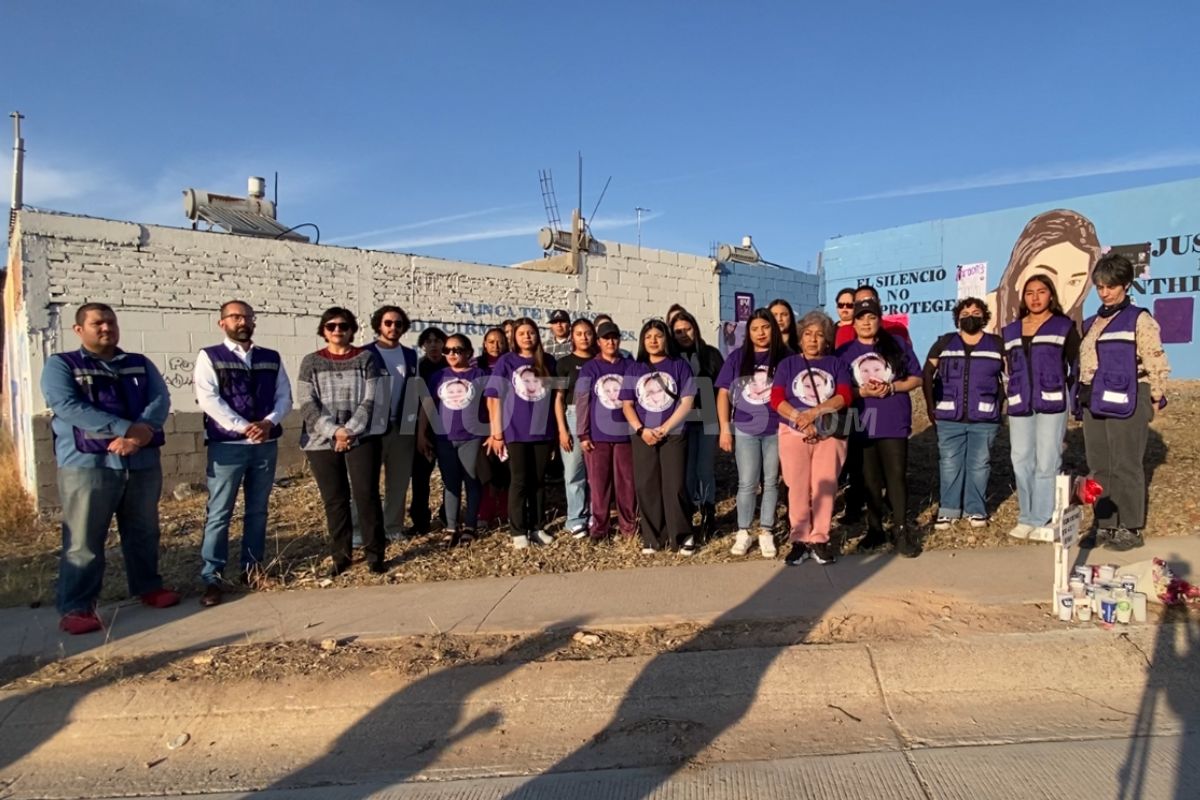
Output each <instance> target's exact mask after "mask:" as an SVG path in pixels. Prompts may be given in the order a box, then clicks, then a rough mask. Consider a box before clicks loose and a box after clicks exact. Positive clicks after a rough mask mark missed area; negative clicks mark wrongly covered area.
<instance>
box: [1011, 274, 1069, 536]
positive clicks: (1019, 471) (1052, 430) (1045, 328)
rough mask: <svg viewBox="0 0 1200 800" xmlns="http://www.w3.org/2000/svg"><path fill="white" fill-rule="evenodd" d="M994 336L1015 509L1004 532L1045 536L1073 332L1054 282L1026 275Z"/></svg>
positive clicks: (1062, 427)
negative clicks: (1003, 382)
mask: <svg viewBox="0 0 1200 800" xmlns="http://www.w3.org/2000/svg"><path fill="white" fill-rule="evenodd" d="M1002 335H1003V338H1004V354H1005V356H1004V357H1005V374H1006V376H1007V380H1008V390H1007V399H1008V436H1009V441H1010V444H1011V449H1012V465H1013V476H1014V477H1015V478H1016V483H1017V503H1018V506H1019V509H1020V510H1019V513H1018V516H1017V524H1016V526H1014V527H1013V529H1012V530H1010V531H1009V532H1008V535H1009V536H1012V537H1013V538H1015V539H1028V538H1030V537H1031V536H1032V537H1033V538H1034V539H1038V540H1042V541H1049V540H1050V539H1052V538H1053V534H1052V532H1051V530H1050V529H1049V528H1048V527H1047V526H1048V525H1049V524H1050V519H1051V517H1053V516H1054V484H1055V479H1056V478H1057V477H1058V468H1059V465H1060V464H1061V463H1062V443H1063V436H1064V435H1065V434H1066V431H1067V404H1068V399H1069V397H1070V394H1071V385H1072V383H1073V382H1074V364H1075V361H1076V358H1077V357H1078V355H1079V331H1077V330H1076V329H1075V323H1074V322H1073V321H1072V320H1071V318H1070V317H1068V316H1067V315H1066V314H1064V313H1063V308H1062V305H1061V304H1060V303H1059V302H1058V292H1057V291H1056V290H1055V288H1054V281H1052V280H1051V279H1050V278H1049V277H1047V276H1046V275H1034V276H1033V277H1032V278H1030V279H1029V280H1027V281H1025V285H1024V287H1022V289H1021V307H1020V316H1019V318H1018V319H1016V320H1014V321H1012V322H1010V323H1009V324H1008V325H1005V326H1004V330H1003V333H1002Z"/></svg>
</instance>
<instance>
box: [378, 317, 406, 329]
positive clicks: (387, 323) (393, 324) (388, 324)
mask: <svg viewBox="0 0 1200 800" xmlns="http://www.w3.org/2000/svg"><path fill="white" fill-rule="evenodd" d="M379 324H380V325H382V326H383V327H385V328H399V327H400V325H401V322H400V320H398V319H385V320H383V321H382V322H380V323H379Z"/></svg>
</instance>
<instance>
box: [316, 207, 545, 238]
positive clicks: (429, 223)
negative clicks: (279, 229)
mask: <svg viewBox="0 0 1200 800" xmlns="http://www.w3.org/2000/svg"><path fill="white" fill-rule="evenodd" d="M528 206H529V204H528V203H518V204H516V205H509V206H493V207H492V208H481V209H479V210H478V211H464V212H463V213H461V214H449V215H447V216H444V217H433V218H432V219H424V220H420V221H419V222H409V223H405V224H404V225H393V226H391V227H388V228H377V229H376V230H373V231H360V232H358V233H348V234H346V235H345V236H336V237H334V238H332V239H330V240H329V244H339V243H342V242H349V241H354V240H356V239H368V238H370V237H372V236H382V235H383V234H385V233H399V232H400V231H411V230H417V229H419V228H431V227H433V226H435V225H444V224H446V223H447V222H461V221H462V220H464V219H474V218H475V217H486V216H489V215H491V214H499V213H500V212H501V211H514V210H516V209H518V208H527V207H528Z"/></svg>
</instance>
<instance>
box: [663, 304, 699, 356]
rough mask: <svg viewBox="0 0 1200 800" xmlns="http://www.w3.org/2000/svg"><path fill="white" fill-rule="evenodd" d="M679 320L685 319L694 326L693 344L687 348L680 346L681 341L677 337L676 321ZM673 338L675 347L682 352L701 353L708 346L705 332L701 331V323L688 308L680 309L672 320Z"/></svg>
mask: <svg viewBox="0 0 1200 800" xmlns="http://www.w3.org/2000/svg"><path fill="white" fill-rule="evenodd" d="M679 320H683V321H684V322H686V323H687V324H689V325H691V326H692V346H691V347H689V348H687V349H684V348H682V347H680V346H679V342H678V341H677V340H676V339H675V323H676V322H679ZM671 340H672V341H674V342H675V347H676V349H678V350H679V352H680V353H692V352H694V353H697V354H699V353H701V352H703V351H704V348H705V347H706V346H707V345H705V344H704V336H703V334H701V333H700V323H699V322H696V318H695V317H694V316H693V315H692V312H690V311H687V310H683V311H680V312H679V313H678V314H676V315H675V319H673V320H671Z"/></svg>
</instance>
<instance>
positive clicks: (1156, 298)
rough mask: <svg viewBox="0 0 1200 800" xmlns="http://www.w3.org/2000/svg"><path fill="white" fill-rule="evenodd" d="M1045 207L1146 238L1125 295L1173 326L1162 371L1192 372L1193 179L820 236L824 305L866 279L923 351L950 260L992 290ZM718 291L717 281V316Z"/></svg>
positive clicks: (1199, 201) (1199, 278) (1126, 236)
mask: <svg viewBox="0 0 1200 800" xmlns="http://www.w3.org/2000/svg"><path fill="white" fill-rule="evenodd" d="M1055 208H1066V209H1072V210H1074V211H1077V212H1079V213H1080V214H1082V215H1083V216H1085V217H1087V218H1088V219H1090V220H1091V221H1092V222H1093V224H1094V225H1095V226H1096V233H1097V235H1098V237H1099V239H1100V244H1101V245H1102V246H1108V245H1121V244H1133V243H1137V242H1150V243H1151V245H1152V248H1153V249H1152V257H1151V263H1150V275H1149V277H1148V278H1145V279H1142V280H1139V281H1137V283H1135V285H1134V292H1133V297H1134V302H1135V303H1137V304H1138V305H1141V306H1144V307H1146V308H1149V309H1150V310H1151V311H1153V312H1154V313H1155V315H1156V316H1158V317H1159V318H1160V321H1162V322H1163V324H1164V325H1168V326H1169V327H1170V328H1171V329H1172V330H1174V331H1175V332H1176V335H1175V337H1174V338H1175V339H1176V340H1177V341H1174V342H1168V343H1167V345H1166V349H1167V354H1168V357H1169V358H1170V360H1171V365H1172V375H1173V376H1174V377H1179V378H1198V377H1200V359H1196V358H1195V356H1194V355H1193V353H1194V347H1195V345H1194V340H1195V339H1197V338H1198V337H1200V325H1198V323H1200V320H1198V319H1197V317H1196V314H1195V313H1194V311H1195V306H1196V305H1197V302H1196V295H1197V294H1200V179H1193V180H1186V181H1177V182H1174V183H1165V184H1159V185H1155V186H1145V187H1140V188H1137V189H1128V190H1124V191H1120V192H1109V193H1105V194H1097V195H1089V196H1085V197H1075V198H1071V199H1067V200H1060V201H1056V202H1051V203H1039V204H1037V205H1030V206H1024V207H1020V208H1010V209H1005V210H1003V211H994V212H990V213H986V214H977V215H974V216H969V217H959V218H956V219H944V220H934V221H931V222H921V223H917V224H914V225H905V226H903V227H899V228H890V229H887V230H881V231H874V232H871V233H862V234H855V235H852V236H843V237H839V238H835V239H830V240H828V241H827V242H826V244H825V249H824V251H823V253H822V264H823V267H824V282H825V286H824V289H825V292H824V295H823V300H824V302H825V306H826V310H827V311H829V313H830V314H831V315H834V316H836V309H835V307H834V303H835V299H836V298H835V296H834V295H835V293H836V292H837V290H838V289H839V288H841V287H843V286H853V285H856V284H859V283H864V282H869V283H872V284H874V285H876V286H877V287H878V289H879V292H880V295H881V296H882V299H883V305H884V308H885V310H886V311H889V312H896V313H906V314H908V315H909V327H910V330H911V331H912V335H913V343H914V345H915V347H916V349H917V353H918V355H919V356H921V357H924V355H925V352H926V351H927V350H928V348H929V347H930V345H932V344H933V341H934V340H935V339H936V337H937V336H938V335H939V334H941V333H944V332H946V331H948V330H950V329H951V328H952V327H953V323H952V320H951V315H950V308H951V307H952V306H953V304H954V302H955V299H956V296H957V289H956V284H955V268H956V266H957V265H958V264H967V263H974V262H979V261H986V262H987V263H988V283H987V286H988V289H989V291H992V290H995V288H996V286H997V283H998V282H999V281H1000V278H1001V275H1002V273H1003V272H1004V269H1005V267H1006V266H1007V265H1008V261H1009V256H1010V254H1011V252H1012V249H1013V245H1014V243H1015V242H1016V240H1017V238H1018V236H1019V235H1020V233H1021V231H1022V229H1023V228H1024V227H1025V224H1026V223H1027V222H1028V221H1029V220H1030V219H1031V218H1033V217H1034V216H1036V215H1038V214H1041V213H1043V212H1045V211H1049V210H1051V209H1055ZM1086 291H1087V295H1086V298H1085V301H1084V306H1083V309H1084V314H1085V315H1090V314H1091V313H1093V312H1094V311H1095V309H1096V308H1097V307H1098V306H1099V301H1098V300H1097V299H1096V295H1095V291H1094V290H1092V289H1091V288H1090V286H1088V287H1086ZM725 296H726V292H725V287H724V284H722V290H721V310H722V317H723V318H724V315H725V313H726V312H725ZM730 303H731V304H732V293H730ZM730 307H731V308H732V305H731V306H730Z"/></svg>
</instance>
